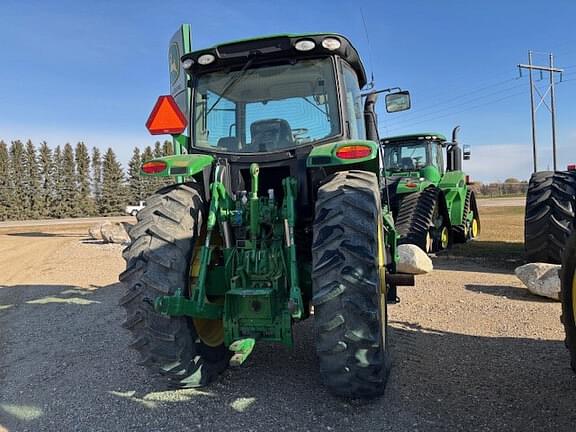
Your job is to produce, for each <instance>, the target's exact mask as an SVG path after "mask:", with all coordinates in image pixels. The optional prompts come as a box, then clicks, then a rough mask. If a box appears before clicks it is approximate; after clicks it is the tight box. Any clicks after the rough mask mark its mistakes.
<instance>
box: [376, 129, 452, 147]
mask: <svg viewBox="0 0 576 432" xmlns="http://www.w3.org/2000/svg"><path fill="white" fill-rule="evenodd" d="M414 140H428V141H430V140H434V141H442V142H444V141H446V137H445V136H444V135H442V134H440V133H438V132H420V133H414V134H407V135H396V136H391V137H385V138H382V139H381V140H380V142H382V144H389V143H391V142H401V141H414Z"/></svg>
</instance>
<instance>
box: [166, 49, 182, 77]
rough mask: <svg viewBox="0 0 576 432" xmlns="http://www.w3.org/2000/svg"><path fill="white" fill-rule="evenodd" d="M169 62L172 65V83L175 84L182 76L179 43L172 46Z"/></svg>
mask: <svg viewBox="0 0 576 432" xmlns="http://www.w3.org/2000/svg"><path fill="white" fill-rule="evenodd" d="M168 62H169V63H170V82H171V83H172V84H174V83H175V82H176V80H177V79H178V77H179V76H180V49H179V48H178V44H177V43H173V44H172V45H171V46H170V51H169V53H168Z"/></svg>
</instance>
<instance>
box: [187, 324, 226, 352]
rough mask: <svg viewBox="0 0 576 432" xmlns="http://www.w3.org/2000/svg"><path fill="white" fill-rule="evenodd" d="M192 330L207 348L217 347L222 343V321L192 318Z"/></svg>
mask: <svg viewBox="0 0 576 432" xmlns="http://www.w3.org/2000/svg"><path fill="white" fill-rule="evenodd" d="M192 321H193V322H194V328H195V329H196V333H197V334H198V337H199V338H200V340H201V341H202V342H204V343H205V344H206V345H208V346H209V347H217V346H219V345H222V344H223V343H224V323H223V322H222V320H208V319H200V318H193V319H192Z"/></svg>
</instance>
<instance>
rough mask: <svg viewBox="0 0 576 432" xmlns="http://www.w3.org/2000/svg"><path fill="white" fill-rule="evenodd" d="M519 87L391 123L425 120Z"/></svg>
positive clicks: (398, 123)
mask: <svg viewBox="0 0 576 432" xmlns="http://www.w3.org/2000/svg"><path fill="white" fill-rule="evenodd" d="M520 87H522V85H514V86H511V87H508V88H506V89H502V90H498V91H494V92H490V93H486V94H484V95H482V96H479V97H476V98H472V99H468V100H466V101H463V102H460V103H457V104H452V105H449V106H446V107H444V108H441V109H439V110H437V111H435V112H431V113H429V114H424V115H420V116H413V117H409V118H403V119H399V120H398V121H396V122H392V123H391V124H392V126H394V127H396V126H398V125H400V124H404V123H412V122H414V121H420V120H422V121H425V120H428V117H431V116H433V117H435V116H436V115H437V114H440V113H443V112H447V111H451V110H453V109H454V108H458V107H461V106H466V105H468V104H471V103H474V102H477V101H479V100H482V99H486V98H489V97H492V96H498V95H501V94H503V93H507V92H509V91H512V90H515V89H517V88H520ZM458 112H460V111H458ZM384 122H385V121H384V120H383V121H382V122H380V123H379V124H383V123H384ZM389 124H390V123H389Z"/></svg>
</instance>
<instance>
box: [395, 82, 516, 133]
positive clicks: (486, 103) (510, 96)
mask: <svg viewBox="0 0 576 432" xmlns="http://www.w3.org/2000/svg"><path fill="white" fill-rule="evenodd" d="M525 93H526V92H525V91H521V92H516V93H513V94H510V95H508V96H505V97H502V98H499V99H495V100H491V101H487V102H484V103H481V104H478V105H475V106H472V107H468V108H465V109H462V110H459V111H455V112H451V113H448V114H445V115H441V116H438V117H435V118H430V119H426V120H422V121H418V122H414V123H411V125H417V124H422V123H426V122H429V121H434V120H439V119H442V118H446V117H450V116H452V115H456V114H460V113H463V112H467V111H472V110H475V109H478V108H481V107H483V106H487V105H491V104H494V103H498V102H501V101H504V100H506V99H510V98H513V97H515V96H518V95H521V94H525ZM405 127H406V126H395V127H391V128H388V127H386V129H389V130H399V129H404V128H405Z"/></svg>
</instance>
